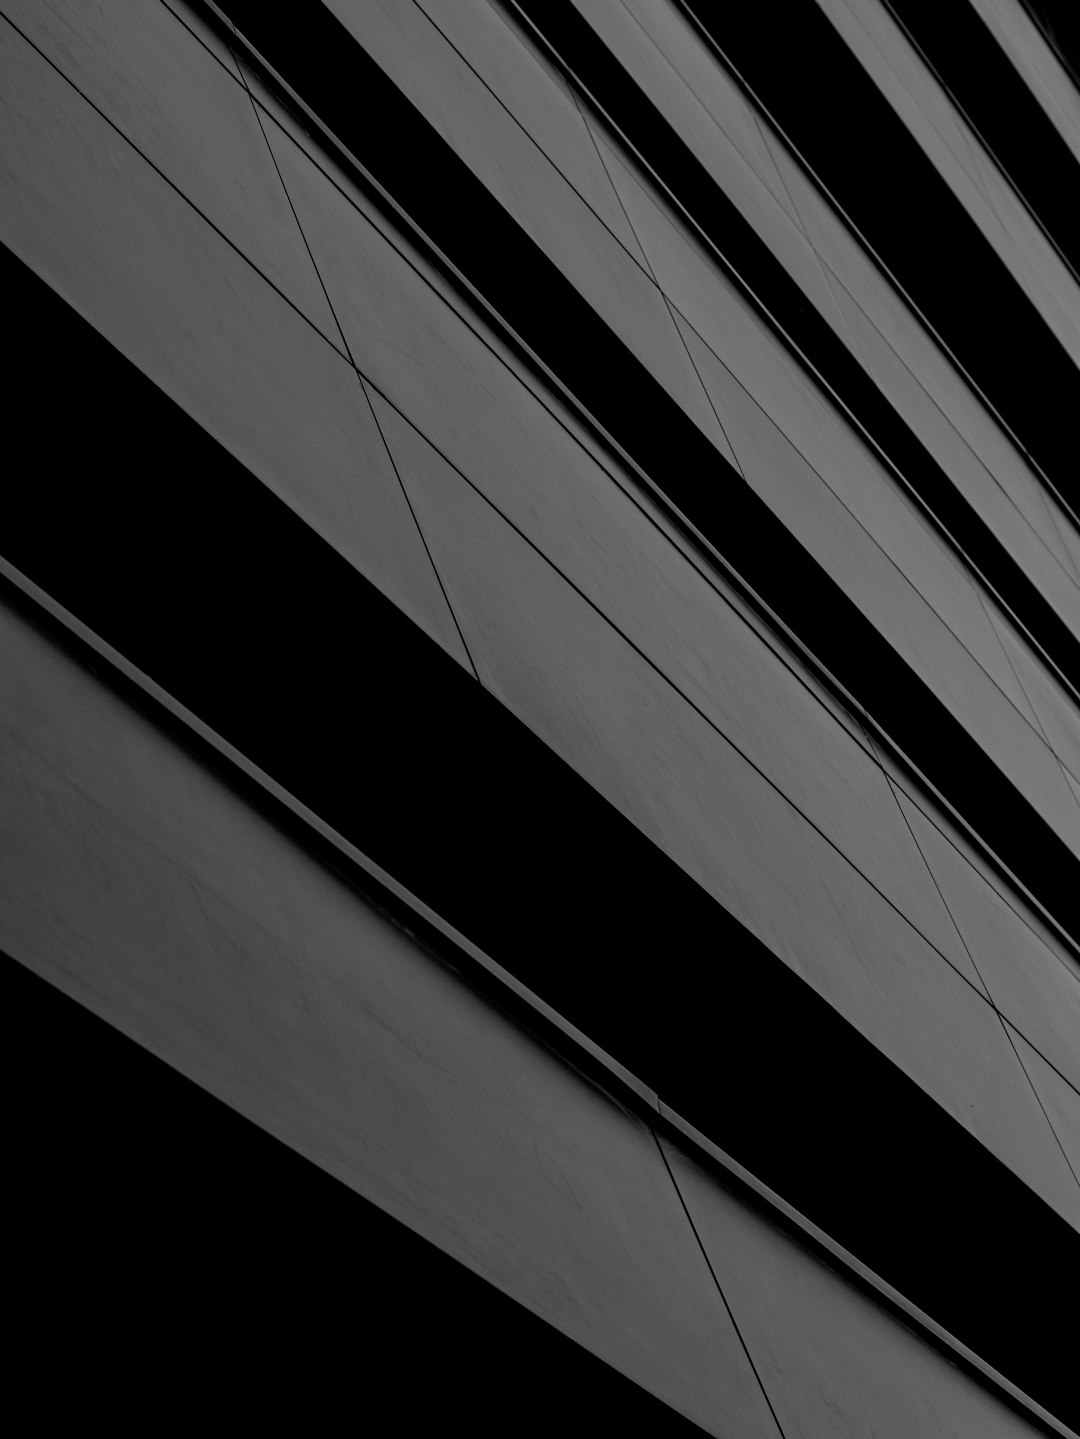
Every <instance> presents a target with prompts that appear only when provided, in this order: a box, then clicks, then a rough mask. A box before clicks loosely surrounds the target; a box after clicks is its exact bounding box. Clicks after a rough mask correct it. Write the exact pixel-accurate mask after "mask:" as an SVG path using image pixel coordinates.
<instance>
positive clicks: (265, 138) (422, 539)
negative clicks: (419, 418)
mask: <svg viewBox="0 0 1080 1439" xmlns="http://www.w3.org/2000/svg"><path fill="white" fill-rule="evenodd" d="M233 33H234V34H235V33H236V27H235V26H233ZM229 55H230V56H231V58H232V62H233V64H234V65H235V66H236V71H237V74H238V75H239V77H240V83H241V84H242V85H243V87H244V89H245V91H246V92H247V97H248V99H249V100H250V102H251V108H252V111H253V113H254V115H255V123H256V124H257V125H258V127H259V132H260V134H261V135H262V137H263V141H264V143H265V145H266V149H267V152H268V154H269V156H270V163H271V164H272V165H273V167H274V172H275V174H276V175H277V177H278V180H279V182H280V184H281V188H282V191H283V192H284V195H285V200H286V202H287V204H288V206H289V209H290V211H291V212H292V217H293V219H294V220H295V221H296V228H297V229H298V230H299V232H300V238H301V240H302V241H303V242H304V249H305V250H306V251H307V254H308V259H309V260H310V261H311V268H312V269H313V270H314V271H315V278H316V279H317V280H318V282H319V288H320V289H321V290H322V292H323V295H324V296H325V298H326V303H327V305H328V306H329V309H330V313H331V315H332V316H333V318H334V324H335V325H336V326H337V332H338V334H339V335H340V336H341V343H342V344H343V345H344V347H345V353H346V354H347V355H348V357H349V364H350V365H351V367H352V371H353V374H354V375H355V376H356V379H357V382H358V383H359V385H360V391H361V393H362V395H363V396H364V399H365V400H366V401H367V407H368V410H369V411H370V413H371V418H372V420H373V422H374V424H375V429H376V430H377V431H378V435H379V439H380V440H381V441H382V446H383V449H384V450H385V451H386V458H387V459H388V460H389V461H390V468H391V469H392V470H393V472H394V478H395V479H396V480H397V482H398V486H399V488H400V490H401V494H402V498H403V499H404V501H405V507H406V509H407V510H408V511H409V514H410V516H411V517H412V522H413V525H414V526H415V528H416V533H417V535H418V536H419V538H420V543H421V545H422V546H423V547H424V553H425V555H427V559H428V564H429V565H430V566H431V570H432V573H433V574H434V576H435V583H436V584H437V585H438V586H439V591H440V593H441V594H442V597H443V601H444V603H445V605H446V608H447V609H448V610H449V612H450V618H451V619H452V620H453V622H454V629H455V630H456V631H457V635H458V639H460V641H461V646H462V649H464V651H465V657H466V658H467V659H468V661H469V668H470V669H471V670H472V673H473V678H474V679H475V680H476V682H477V684H480V685H482V684H483V681H482V680H481V679H480V672H479V670H478V669H477V667H476V661H475V660H474V659H473V656H472V651H471V650H470V649H469V645H468V642H467V641H466V639H465V635H464V633H463V631H462V628H461V624H460V622H459V621H458V617H457V612H456V611H455V609H454V606H453V605H452V604H451V602H450V596H449V595H448V594H447V592H446V586H445V585H444V584H443V579H442V575H441V574H440V573H439V567H438V565H437V564H436V563H435V558H434V556H433V555H432V553H431V549H430V547H429V545H428V542H427V539H426V537H425V535H424V531H423V527H422V526H421V524H420V520H419V519H418V517H417V514H416V510H415V509H414V508H413V503H412V500H411V499H410V498H409V491H408V489H407V488H406V486H405V481H404V480H403V479H402V477H401V471H400V470H399V469H398V466H397V462H396V461H395V459H394V455H393V451H392V450H391V448H390V445H389V442H388V441H387V438H386V435H385V434H384V433H383V427H382V425H380V424H379V417H378V415H377V414H376V413H375V406H374V405H373V404H372V400H371V396H370V395H369V394H368V389H367V386H366V385H365V384H364V377H363V375H361V373H360V369H359V366H358V365H357V363H356V360H355V358H354V357H353V352H352V347H351V346H350V344H349V341H348V339H347V337H346V335H345V331H344V329H343V328H342V325H341V321H340V320H339V319H338V313H337V310H336V308H335V306H334V302H333V300H331V298H330V292H329V291H328V290H327V288H326V283H325V281H324V280H323V277H322V272H321V271H320V269H319V265H318V262H317V260H316V259H315V256H314V254H313V253H312V249H311V246H310V245H309V244H308V238H307V235H306V234H305V232H304V227H303V225H302V224H301V223H300V216H299V215H298V214H297V212H296V206H295V205H294V204H293V202H292V196H291V195H290V194H289V187H288V185H286V183H285V177H284V175H283V174H282V173H281V169H280V167H279V165H278V162H277V156H276V155H275V154H274V147H273V146H272V145H271V144H270V137H269V136H268V135H267V133H266V129H265V127H264V125H263V122H262V116H261V115H260V114H259V107H258V105H256V103H255V96H254V95H253V94H252V93H251V87H250V86H249V85H248V82H247V76H246V75H245V74H244V68H243V66H242V65H241V64H240V60H239V58H238V57H237V55H236V54H235V53H234V51H233V50H232V47H231V46H230V48H229Z"/></svg>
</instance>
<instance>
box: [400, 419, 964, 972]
mask: <svg viewBox="0 0 1080 1439" xmlns="http://www.w3.org/2000/svg"><path fill="white" fill-rule="evenodd" d="M394 409H395V410H397V407H396V406H394ZM397 413H399V414H401V411H397ZM402 418H403V419H405V421H406V423H407V424H409V425H410V427H411V428H412V429H413V430H414V431H415V432H416V433H417V434H418V435H419V436H420V437H421V438H422V439H423V441H424V443H425V444H427V445H430V447H431V448H432V449H433V450H434V451H435V453H436V454H437V455H439V456H440V458H442V459H443V460H445V461H446V463H447V464H448V465H449V466H450V468H451V469H452V470H453V471H454V473H455V474H456V475H458V476H459V478H460V479H462V480H463V481H464V483H465V484H466V485H468V486H469V488H470V489H471V490H473V491H474V492H475V493H476V494H477V495H478V496H479V497H480V499H481V500H483V502H484V503H485V504H486V505H487V506H488V507H489V508H490V509H491V510H493V511H494V513H495V514H496V515H498V517H499V518H500V519H501V520H502V521H503V522H504V524H506V525H507V526H508V527H509V528H510V529H511V530H513V532H514V533H515V534H516V535H517V536H518V538H519V539H521V540H522V541H523V542H524V543H525V544H526V545H528V547H529V548H530V549H531V550H532V551H533V552H534V553H535V554H536V555H538V556H539V558H540V559H541V560H542V561H543V563H544V564H546V565H547V566H548V567H549V568H550V569H551V570H552V571H553V572H554V573H555V574H556V575H557V576H558V577H559V579H560V580H562V582H563V583H564V584H565V585H566V586H567V587H568V588H569V589H571V590H572V591H573V592H574V593H575V594H576V595H577V596H578V598H579V599H580V600H582V601H583V602H584V603H585V604H586V605H588V607H589V608H590V609H591V610H592V611H593V612H594V614H596V615H597V616H598V618H599V619H600V620H601V621H602V622H603V623H604V624H605V625H607V626H608V628H609V629H610V630H611V631H612V632H613V633H614V634H616V635H617V636H618V637H619V639H621V640H622V642H623V643H624V644H625V645H626V646H627V648H628V649H630V650H632V651H633V653H634V654H636V655H637V657H638V658H639V659H640V660H641V661H642V662H643V663H644V664H645V665H647V666H648V668H649V669H651V670H652V671H653V673H654V674H656V675H657V677H658V678H659V679H660V680H661V681H662V682H663V683H664V684H665V685H667V686H668V688H669V689H671V691H672V692H673V693H674V694H675V695H676V696H677V697H678V698H679V699H680V700H681V701H682V702H683V703H684V704H685V705H686V706H687V707H688V708H689V709H690V710H692V711H693V713H694V714H696V715H697V716H698V718H699V719H700V720H702V721H703V723H705V724H706V725H707V726H708V727H709V729H711V730H712V731H713V732H714V733H715V734H716V735H717V736H718V737H719V739H720V740H721V741H722V742H723V743H724V744H726V745H727V746H728V747H729V748H730V749H731V750H732V751H733V752H734V753H735V754H737V755H738V756H739V758H740V759H741V760H742V761H743V763H744V764H745V765H747V766H748V768H750V769H751V770H753V772H754V773H755V774H756V775H757V776H758V777H759V778H760V779H761V780H763V781H764V783H765V784H767V785H768V786H769V788H770V789H771V790H772V791H773V792H774V793H775V794H776V795H777V796H778V797H779V798H780V799H781V800H782V801H783V802H784V804H786V805H787V806H789V807H790V808H791V809H792V810H794V812H795V813H796V814H797V815H798V816H799V818H800V819H801V820H802V821H803V822H804V823H805V824H807V825H808V826H809V827H810V828H811V829H812V830H813V831H814V832H815V834H817V835H819V836H820V837H821V839H822V840H823V841H824V842H825V844H827V845H828V846H829V848H830V849H831V850H833V852H834V853H835V854H836V855H837V856H838V857H839V858H840V859H841V861H842V862H843V863H844V864H845V865H847V866H848V868H849V869H851V870H852V872H853V873H855V874H856V875H858V877H859V878H860V879H861V880H862V881H863V883H864V884H866V885H867V886H868V888H870V889H871V890H873V892H874V893H875V894H876V895H877V896H878V897H879V898H880V899H881V900H883V901H884V903H885V904H887V905H888V906H889V908H890V909H891V910H892V911H893V912H894V913H895V914H896V915H897V916H898V918H899V919H901V920H902V921H903V923H904V924H906V925H907V926H908V928H909V929H911V930H912V931H913V932H914V933H915V934H916V935H918V937H919V938H920V939H921V940H922V941H923V942H924V943H925V944H926V945H927V947H928V948H929V949H930V950H931V951H932V952H933V953H934V954H936V955H937V956H938V957H939V959H941V960H942V961H943V962H944V963H945V964H947V965H948V966H949V968H950V969H952V970H953V971H954V972H955V973H956V974H957V975H958V977H959V978H960V979H962V980H963V982H964V983H965V984H966V985H968V986H969V988H971V989H973V990H974V991H975V993H976V994H978V995H979V998H980V999H985V998H986V996H985V995H982V994H979V990H978V988H977V986H976V985H974V984H972V982H971V980H970V979H969V978H968V976H967V975H966V974H965V973H964V972H963V970H961V969H959V968H958V967H957V966H956V965H955V964H954V963H953V961H952V960H951V959H950V958H949V957H948V955H946V954H944V953H943V952H942V951H941V950H940V949H939V948H938V947H937V945H936V944H934V942H933V940H932V939H930V937H929V936H928V935H925V934H923V932H922V930H921V929H920V928H919V926H918V925H917V924H916V923H915V921H914V920H913V919H912V918H911V917H910V916H909V915H907V914H905V913H904V911H903V910H902V909H900V908H899V906H898V905H897V904H896V903H895V901H893V900H892V899H890V898H889V896H888V895H887V894H886V893H885V892H884V890H882V889H880V888H879V887H878V886H877V885H876V884H875V883H874V881H873V880H872V879H871V878H870V877H869V875H867V874H865V873H864V872H863V870H862V869H860V868H859V866H858V865H857V864H856V863H855V861H854V860H853V859H852V858H851V857H850V856H849V855H848V854H846V853H845V851H844V850H843V849H841V848H840V846H839V845H838V844H837V842H836V841H835V840H834V839H832V838H831V837H830V836H829V835H828V834H826V833H825V831H824V830H822V829H821V828H820V827H819V826H818V825H817V823H816V822H815V821H814V820H813V819H811V817H810V816H809V815H808V814H806V813H805V812H804V811H803V810H802V809H801V808H800V806H799V805H798V804H796V802H795V801H794V800H793V799H792V798H791V796H790V795H789V794H787V793H786V791H785V790H784V789H782V788H781V786H780V785H779V784H778V783H777V781H776V780H775V779H773V778H772V777H771V776H770V775H768V774H766V772H765V771H764V770H763V769H761V768H760V766H759V765H758V764H757V763H755V761H754V760H753V759H751V758H750V756H749V755H748V754H746V753H745V752H744V751H743V749H742V748H741V747H740V746H739V745H738V744H737V743H736V742H735V740H733V739H732V738H731V737H730V735H728V734H727V733H726V732H725V731H724V730H723V729H722V728H721V727H720V725H719V724H718V723H717V722H716V720H714V719H712V718H711V717H710V716H709V715H708V714H707V713H706V712H705V711H704V710H703V709H702V708H701V706H700V705H698V704H697V703H696V701H695V700H693V699H692V698H691V697H690V696H689V695H688V694H687V693H685V691H683V690H682V689H681V688H680V686H679V685H678V684H677V683H676V682H675V680H673V679H672V678H671V677H670V675H668V674H667V673H665V671H664V670H663V669H662V668H661V667H660V665H659V664H658V663H657V661H656V660H654V659H652V658H651V657H650V656H649V655H648V654H646V652H645V651H644V650H643V649H642V648H641V647H640V646H639V645H638V644H637V643H636V641H635V640H633V639H631V637H630V636H629V635H628V634H627V633H626V632H625V631H624V630H623V629H622V628H621V627H620V626H619V625H618V624H617V623H616V622H615V620H613V619H612V618H611V616H610V615H608V614H607V613H606V611H604V610H603V609H601V607H600V606H599V605H598V604H597V603H596V601H595V600H593V599H591V598H590V597H589V596H588V595H587V594H586V593H585V591H584V590H582V589H581V587H580V586H579V585H578V584H577V583H576V582H575V581H574V580H573V579H572V578H571V577H570V576H569V575H568V574H567V573H566V572H565V571H564V570H563V569H562V568H561V567H560V566H559V565H558V564H557V563H556V562H555V561H554V560H553V559H552V558H551V557H550V556H549V555H548V554H546V553H545V551H544V550H542V549H541V548H540V546H539V545H538V544H537V543H536V542H535V541H534V540H533V539H531V538H530V537H529V536H528V535H527V534H525V532H524V531H523V530H521V529H520V528H519V527H518V525H517V524H515V522H514V521H513V520H512V519H511V518H510V516H509V515H507V514H506V513H505V512H504V511H503V510H502V509H500V507H499V506H498V505H497V504H496V502H495V501H494V500H493V499H491V497H490V496H489V495H487V494H486V493H485V492H484V491H483V490H482V489H481V488H480V486H479V485H477V484H476V482H475V481H474V480H472V479H470V478H469V476H468V475H467V474H465V473H464V471H462V470H461V469H459V468H458V466H457V465H456V464H454V462H453V460H451V459H449V457H448V456H446V455H444V454H443V452H442V450H440V449H439V447H438V446H437V445H436V444H434V443H433V442H432V441H431V440H429V439H428V437H427V435H426V434H424V432H423V431H422V430H421V429H420V428H419V427H418V426H416V425H414V424H413V422H412V421H411V420H410V419H409V417H408V416H407V415H402ZM873 758H874V759H875V760H876V759H877V757H876V755H874V756H873ZM878 763H879V764H880V761H878Z"/></svg>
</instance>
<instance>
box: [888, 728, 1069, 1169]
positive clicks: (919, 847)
mask: <svg viewBox="0 0 1080 1439" xmlns="http://www.w3.org/2000/svg"><path fill="white" fill-rule="evenodd" d="M867 740H868V741H869V743H870V745H871V747H873V740H871V739H870V736H869V735H867ZM878 763H879V765H880V766H881V773H882V774H883V775H884V776H885V783H886V784H887V785H888V787H889V792H890V794H892V797H893V799H894V800H895V801H896V807H897V809H898V810H899V811H900V816H901V818H902V819H903V821H904V824H905V825H906V826H907V831H908V833H909V834H910V835H911V838H912V841H913V843H914V845H915V848H916V849H917V850H918V852H919V858H920V859H921V860H922V862H923V864H924V865H925V866H926V872H927V874H929V876H930V879H931V881H932V883H933V886H934V888H935V889H936V890H937V892H938V897H939V898H940V900H941V902H942V904H943V905H944V906H945V912H946V914H947V915H948V916H949V918H950V919H951V920H952V925H953V928H954V929H955V930H956V933H957V936H958V938H959V940H960V943H961V944H962V945H963V946H964V951H965V953H966V954H967V957H968V959H969V960H970V961H971V967H972V968H973V969H974V971H975V973H976V974H977V975H978V977H979V983H980V984H981V985H982V987H983V989H984V990H985V992H986V998H987V1000H988V1001H989V1003H990V1008H991V1009H992V1010H993V1012H994V1014H995V1015H996V1016H997V1021H998V1023H999V1024H1000V1025H1001V1029H1002V1033H1003V1034H1004V1035H1005V1039H1006V1040H1007V1042H1008V1045H1009V1048H1010V1049H1011V1050H1012V1052H1013V1054H1014V1056H1015V1057H1016V1062H1017V1064H1018V1065H1019V1066H1020V1071H1021V1073H1022V1074H1023V1076H1024V1078H1025V1079H1026V1080H1027V1082H1028V1087H1029V1088H1030V1090H1031V1092H1032V1094H1033V1095H1034V1097H1035V1103H1036V1104H1037V1105H1038V1106H1039V1109H1040V1110H1041V1111H1042V1116H1043V1118H1044V1119H1045V1120H1046V1124H1047V1127H1048V1128H1049V1130H1050V1133H1051V1134H1052V1135H1053V1136H1054V1142H1055V1143H1056V1144H1057V1147H1058V1148H1059V1149H1060V1150H1061V1157H1062V1159H1064V1161H1065V1165H1066V1167H1067V1169H1068V1171H1069V1173H1070V1174H1071V1175H1072V1178H1073V1182H1074V1184H1075V1185H1076V1187H1077V1189H1080V1176H1078V1175H1077V1173H1076V1170H1075V1169H1074V1168H1073V1166H1072V1161H1071V1160H1070V1159H1069V1156H1068V1155H1067V1154H1066V1152H1065V1146H1064V1145H1063V1144H1062V1142H1061V1139H1060V1137H1059V1136H1058V1132H1057V1129H1056V1128H1055V1126H1054V1122H1053V1120H1052V1119H1051V1118H1050V1115H1049V1114H1048V1113H1047V1110H1046V1106H1045V1105H1044V1104H1043V1102H1042V1098H1041V1097H1040V1095H1039V1091H1038V1090H1037V1089H1036V1088H1035V1081H1034V1080H1033V1079H1032V1077H1031V1075H1030V1074H1029V1073H1028V1068H1027V1065H1026V1064H1025V1063H1024V1060H1023V1057H1022V1056H1021V1054H1020V1051H1019V1050H1018V1049H1017V1047H1016V1045H1015V1043H1014V1042H1013V1037H1012V1035H1011V1034H1010V1033H1009V1025H1008V1023H1007V1021H1006V1019H1005V1016H1004V1015H1003V1014H1002V1012H1001V1010H1000V1009H999V1008H998V1005H997V1002H996V1000H995V999H994V996H993V994H992V993H991V990H990V986H989V985H988V984H987V982H986V980H985V978H984V977H983V973H982V970H981V969H980V968H979V966H978V964H977V962H976V960H975V956H974V954H973V953H972V952H971V947H970V946H969V944H968V942H967V940H966V939H965V938H964V935H963V931H962V930H961V928H960V926H959V924H958V923H957V921H956V916H955V915H954V914H953V912H952V908H951V906H950V905H949V902H948V900H947V899H946V898H945V895H944V893H943V891H942V889H941V886H940V885H939V884H938V882H937V878H936V876H935V874H934V871H933V869H932V867H931V865H930V861H929V860H928V859H927V858H926V855H925V854H924V853H923V848H922V845H921V844H920V843H919V841H918V839H917V838H916V836H915V831H914V830H913V829H912V828H911V825H910V824H909V823H908V817H907V815H906V814H905V813H904V807H903V805H902V804H901V803H900V800H899V797H898V796H897V794H896V791H895V790H894V789H893V786H892V780H891V778H890V777H889V772H888V770H887V769H886V768H885V766H884V764H881V761H880V760H879V761H878ZM1016 1032H1017V1034H1020V1033H1021V1031H1020V1030H1019V1029H1018V1030H1017V1031H1016ZM1022 1037H1023V1036H1022ZM1027 1042H1029V1043H1030V1041H1027ZM1034 1047H1035V1046H1034V1045H1032V1048H1033V1049H1034ZM1052 1067H1053V1068H1054V1069H1055V1072H1056V1066H1052Z"/></svg>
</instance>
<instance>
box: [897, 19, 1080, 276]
mask: <svg viewBox="0 0 1080 1439" xmlns="http://www.w3.org/2000/svg"><path fill="white" fill-rule="evenodd" d="M886 3H887V6H888V9H889V10H891V11H892V13H893V15H894V16H895V18H896V19H897V21H898V22H899V23H900V25H901V26H902V27H903V28H904V29H905V30H906V32H907V34H908V35H909V37H910V39H911V40H912V43H913V44H914V45H915V46H916V48H917V49H918V50H919V51H920V53H921V54H922V56H923V58H924V59H925V61H926V62H927V64H928V65H929V66H930V68H931V69H932V70H933V72H934V73H935V75H937V77H938V79H939V81H940V83H941V84H942V86H943V87H944V88H945V89H946V91H947V93H948V94H949V95H950V97H951V98H952V100H953V101H954V103H955V104H956V105H957V107H958V108H959V109H960V111H961V113H962V114H963V115H964V117H965V118H966V119H967V121H968V123H969V124H970V125H971V127H972V129H974V131H975V133H976V134H977V135H978V136H979V137H980V139H981V140H982V142H983V143H984V145H985V146H986V148H987V150H988V152H989V153H990V155H991V156H992V157H993V158H994V160H995V161H996V162H997V164H998V165H999V166H1000V168H1001V170H1002V172H1003V174H1004V175H1005V176H1006V178H1007V179H1008V180H1009V182H1010V183H1011V184H1012V186H1013V187H1014V188H1015V190H1016V191H1017V193H1018V194H1019V195H1020V196H1021V198H1022V199H1023V200H1024V202H1025V203H1026V204H1027V206H1028V207H1029V208H1030V210H1031V212H1032V213H1033V215H1034V216H1035V218H1036V219H1037V221H1038V222H1039V224H1040V225H1041V226H1042V227H1043V229H1044V230H1045V231H1046V233H1047V235H1048V236H1049V238H1050V240H1051V242H1052V243H1053V244H1054V245H1056V246H1057V248H1058V249H1059V250H1060V252H1061V255H1062V257H1063V258H1064V260H1065V262H1066V264H1068V265H1070V266H1071V267H1072V269H1073V272H1074V274H1076V275H1078V276H1080V205H1078V204H1077V192H1078V191H1080V165H1078V163H1077V160H1076V157H1075V156H1074V155H1073V152H1072V151H1071V150H1070V149H1069V146H1068V145H1067V144H1066V142H1065V140H1064V138H1063V137H1062V136H1061V134H1060V133H1059V131H1058V130H1057V128H1056V127H1055V125H1054V123H1053V121H1052V120H1051V119H1050V117H1049V115H1047V113H1046V111H1045V110H1044V109H1043V108H1042V106H1041V105H1040V104H1039V102H1038V100H1037V99H1036V98H1035V96H1034V94H1033V93H1032V91H1031V90H1030V89H1029V88H1028V86H1027V84H1026V82H1025V81H1024V79H1023V78H1022V76H1021V75H1020V74H1019V72H1018V71H1017V70H1016V69H1015V68H1014V67H1013V65H1012V64H1011V62H1010V61H1009V59H1008V57H1007V56H1006V54H1005V52H1004V51H1003V50H1002V48H1001V46H1000V45H999V44H998V42H997V41H996V40H995V38H994V36H993V35H992V34H991V32H990V30H989V29H988V28H987V26H986V24H985V23H984V22H983V20H982V19H981V17H980V16H979V14H978V12H977V11H976V10H975V8H974V7H973V6H972V5H971V4H969V3H968V0H948V3H946V4H944V5H943V4H941V3H934V4H928V3H927V0H886Z"/></svg>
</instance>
